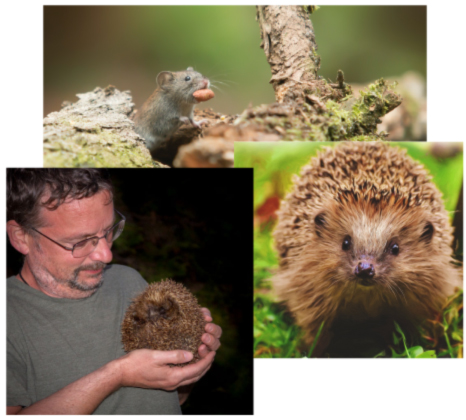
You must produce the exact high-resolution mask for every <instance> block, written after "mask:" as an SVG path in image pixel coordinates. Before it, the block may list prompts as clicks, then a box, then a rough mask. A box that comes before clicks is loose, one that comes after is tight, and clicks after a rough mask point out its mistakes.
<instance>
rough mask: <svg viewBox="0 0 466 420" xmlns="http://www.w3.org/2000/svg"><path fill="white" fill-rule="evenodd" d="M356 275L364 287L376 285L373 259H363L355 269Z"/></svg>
mask: <svg viewBox="0 0 466 420" xmlns="http://www.w3.org/2000/svg"><path fill="white" fill-rule="evenodd" d="M354 274H355V276H356V277H357V278H358V280H359V283H360V284H361V285H363V286H371V285H373V284H374V276H375V267H374V264H372V261H371V259H369V258H363V259H361V260H360V261H359V262H358V265H357V266H356V268H355V269H354Z"/></svg>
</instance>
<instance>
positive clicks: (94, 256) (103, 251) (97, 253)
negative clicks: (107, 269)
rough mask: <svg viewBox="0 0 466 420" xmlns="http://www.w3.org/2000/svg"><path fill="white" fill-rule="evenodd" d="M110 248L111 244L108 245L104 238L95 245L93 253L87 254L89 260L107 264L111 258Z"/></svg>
mask: <svg viewBox="0 0 466 420" xmlns="http://www.w3.org/2000/svg"><path fill="white" fill-rule="evenodd" d="M111 247H112V243H110V244H109V243H108V242H107V240H106V239H105V238H102V239H100V241H99V242H98V243H97V246H96V247H95V249H94V251H92V252H91V253H90V254H89V258H90V259H91V260H93V261H101V262H103V263H105V264H108V263H109V262H110V261H112V258H113V255H112V251H111V249H110V248H111Z"/></svg>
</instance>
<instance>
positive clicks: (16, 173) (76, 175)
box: [7, 168, 113, 231]
mask: <svg viewBox="0 0 466 420" xmlns="http://www.w3.org/2000/svg"><path fill="white" fill-rule="evenodd" d="M103 190H106V191H108V192H109V193H110V198H109V200H112V199H113V189H112V184H111V181H110V176H109V174H108V171H107V170H102V169H42V168H35V169H32V168H31V169H16V168H15V169H7V220H15V221H16V222H17V223H18V224H19V225H21V226H22V227H23V228H24V229H26V230H28V231H30V230H31V228H38V227H41V220H40V216H39V214H40V209H41V207H46V208H47V209H49V210H56V209H57V208H58V207H59V206H60V205H61V204H63V203H64V202H65V200H67V199H74V200H80V199H82V198H88V197H92V196H93V195H95V194H97V193H98V192H100V191H103ZM44 198H45V199H44Z"/></svg>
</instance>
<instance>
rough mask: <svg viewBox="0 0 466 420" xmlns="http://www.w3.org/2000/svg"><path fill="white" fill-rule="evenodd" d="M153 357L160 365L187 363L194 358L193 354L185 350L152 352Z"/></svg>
mask: <svg viewBox="0 0 466 420" xmlns="http://www.w3.org/2000/svg"><path fill="white" fill-rule="evenodd" d="M154 353H155V354H154V357H155V358H156V359H157V362H158V363H160V364H162V365H167V364H174V365H177V364H181V363H187V362H189V361H191V360H192V358H193V357H194V356H193V354H192V353H191V352H189V351H185V350H171V351H154Z"/></svg>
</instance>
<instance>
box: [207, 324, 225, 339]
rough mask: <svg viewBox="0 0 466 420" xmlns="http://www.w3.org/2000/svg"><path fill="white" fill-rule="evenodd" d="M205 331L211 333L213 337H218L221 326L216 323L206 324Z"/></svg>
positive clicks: (220, 334) (220, 332)
mask: <svg viewBox="0 0 466 420" xmlns="http://www.w3.org/2000/svg"><path fill="white" fill-rule="evenodd" d="M205 330H206V332H208V333H209V334H212V335H213V336H214V337H215V338H220V337H221V336H222V327H220V326H219V325H216V324H211V323H210V324H206V326H205Z"/></svg>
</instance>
